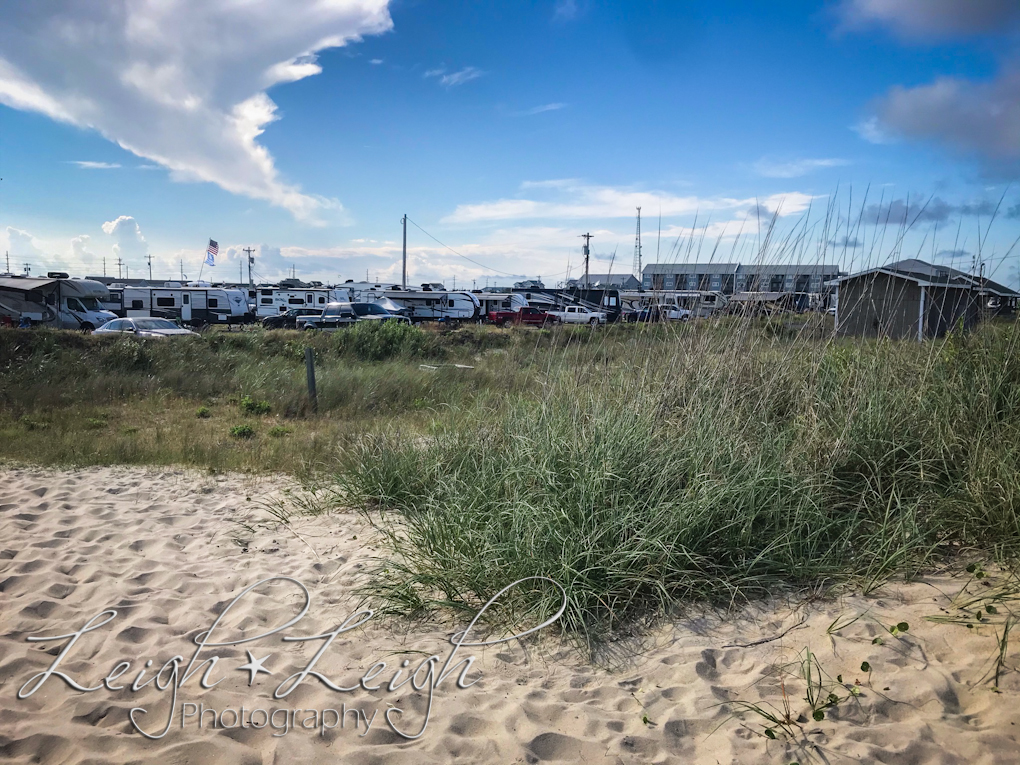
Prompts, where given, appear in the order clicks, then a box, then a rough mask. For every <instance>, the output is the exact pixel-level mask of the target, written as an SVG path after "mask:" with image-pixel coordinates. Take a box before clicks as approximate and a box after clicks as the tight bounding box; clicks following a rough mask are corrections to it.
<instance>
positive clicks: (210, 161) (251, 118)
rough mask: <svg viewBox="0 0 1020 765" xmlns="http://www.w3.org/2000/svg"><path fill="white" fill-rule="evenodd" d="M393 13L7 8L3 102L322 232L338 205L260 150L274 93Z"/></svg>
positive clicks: (210, 7)
mask: <svg viewBox="0 0 1020 765" xmlns="http://www.w3.org/2000/svg"><path fill="white" fill-rule="evenodd" d="M387 5H388V0H319V1H318V2H314V3H310V2H309V3H294V2H287V1H286V0H246V2H243V3H224V2H210V1H209V0H164V1H163V2H159V3H154V2H140V1H138V0H121V1H120V2H106V3H92V2H86V0H52V2H48V3H46V4H45V6H43V5H40V4H38V3H8V4H6V5H5V8H4V12H3V14H2V15H0V103H3V104H6V105H7V106H10V107H13V108H15V109H23V110H28V111H35V112H41V113H43V114H45V115H47V116H49V117H51V118H53V119H56V120H60V121H63V122H68V123H71V124H74V125H78V126H80V127H87V128H93V129H95V130H98V131H99V132H100V133H102V134H103V135H104V136H106V137H107V138H109V139H110V140H112V141H115V142H116V143H118V144H119V145H120V146H122V147H123V148H125V149H127V150H128V151H131V152H133V153H134V154H136V155H138V156H140V157H143V158H145V159H148V160H151V161H152V162H156V163H158V164H160V165H162V166H163V167H166V168H168V169H169V170H170V171H171V177H172V178H174V179H176V180H187V181H207V182H211V183H215V184H217V185H219V186H220V187H222V188H224V189H226V190H227V191H229V192H231V193H234V194H242V195H245V196H249V197H252V198H255V199H262V200H265V201H267V202H269V203H271V204H274V205H277V206H280V207H283V208H286V209H287V210H290V211H291V212H292V213H293V214H294V215H295V216H296V217H298V218H300V219H305V220H315V219H317V218H318V217H319V216H320V214H321V213H322V212H323V211H324V210H327V209H330V208H338V207H339V203H338V202H336V201H335V200H331V199H326V198H323V197H319V196H313V195H309V194H305V193H303V192H302V191H301V190H300V189H299V188H298V187H297V186H294V185H292V184H289V183H287V182H285V181H284V180H282V179H281V178H280V175H279V172H278V171H277V168H276V166H275V164H274V162H273V158H272V156H271V155H270V154H269V152H268V151H267V150H266V148H265V147H264V146H263V145H261V144H260V143H259V142H258V138H259V136H260V135H261V134H262V132H263V131H264V129H265V127H266V125H268V124H269V123H271V122H272V121H274V120H276V119H278V114H277V111H276V104H275V103H273V101H272V100H271V99H270V98H269V96H268V95H267V94H266V90H267V89H268V88H270V87H272V86H274V85H278V84H281V83H287V82H294V81H296V80H300V79H303V78H305V77H309V76H312V75H315V74H318V73H319V72H320V71H321V67H320V66H319V64H318V63H317V61H316V53H317V52H319V51H322V50H324V49H327V48H334V47H338V46H343V45H346V44H347V43H349V42H351V41H356V40H358V39H360V37H361V36H362V35H366V34H377V33H380V32H384V31H386V30H388V29H390V28H391V26H392V22H391V20H390V17H389V13H388V10H387Z"/></svg>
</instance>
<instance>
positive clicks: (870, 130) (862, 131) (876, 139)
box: [850, 117, 893, 144]
mask: <svg viewBox="0 0 1020 765" xmlns="http://www.w3.org/2000/svg"><path fill="white" fill-rule="evenodd" d="M850 129H851V130H853V131H854V132H855V133H857V135H859V136H860V137H861V138H863V139H864V140H865V141H867V142H868V143H874V144H886V143H892V142H893V138H892V136H890V135H889V134H888V133H887V132H886V131H885V129H884V128H883V127H882V125H881V124H880V123H879V121H878V117H869V118H868V119H866V120H861V121H860V122H858V123H857V124H856V125H853V126H851V128H850Z"/></svg>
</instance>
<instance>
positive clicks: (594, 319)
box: [547, 305, 607, 326]
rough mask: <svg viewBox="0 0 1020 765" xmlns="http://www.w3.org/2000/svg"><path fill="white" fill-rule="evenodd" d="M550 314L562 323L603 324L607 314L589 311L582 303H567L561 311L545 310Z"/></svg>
mask: <svg viewBox="0 0 1020 765" xmlns="http://www.w3.org/2000/svg"><path fill="white" fill-rule="evenodd" d="M547 313H548V314H549V315H550V316H553V317H555V318H556V320H557V321H559V322H562V323H563V324H591V325H592V326H597V325H599V324H605V323H606V319H607V316H606V314H604V313H602V312H601V311H589V310H588V309H587V308H585V307H584V306H583V305H568V306H567V307H566V308H564V309H563V310H562V311H547Z"/></svg>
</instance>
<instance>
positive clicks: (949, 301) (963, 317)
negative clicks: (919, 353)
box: [836, 259, 1020, 340]
mask: <svg viewBox="0 0 1020 765" xmlns="http://www.w3.org/2000/svg"><path fill="white" fill-rule="evenodd" d="M838 284H839V299H838V302H837V308H836V333H837V334H840V335H860V336H865V337H891V338H900V339H917V340H924V339H926V338H933V337H942V336H944V335H945V334H946V333H947V332H949V331H951V330H952V329H954V328H955V327H960V328H962V329H969V328H971V327H973V326H974V325H975V324H977V322H978V321H979V320H980V319H981V311H982V305H981V304H982V301H985V300H987V297H988V296H989V295H990V294H992V293H994V294H995V295H996V296H997V297H1001V298H1003V299H1005V300H1008V301H1011V302H1013V303H1015V301H1016V299H1017V298H1018V297H1020V295H1018V293H1016V292H1015V291H1013V290H1010V289H1008V288H1006V287H1003V286H1002V285H999V284H995V283H994V282H989V281H987V280H982V279H979V278H977V277H974V276H970V275H969V274H965V273H964V272H962V271H958V270H956V269H954V268H950V267H948V266H940V265H932V264H931V263H926V262H924V261H923V260H916V259H908V260H901V261H898V262H896V263H890V264H888V265H885V266H880V267H878V268H871V269H868V270H866V271H861V272H860V273H856V274H852V275H850V276H845V277H843V278H841V279H839V280H838Z"/></svg>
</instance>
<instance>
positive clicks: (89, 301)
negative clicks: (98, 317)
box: [80, 298, 102, 311]
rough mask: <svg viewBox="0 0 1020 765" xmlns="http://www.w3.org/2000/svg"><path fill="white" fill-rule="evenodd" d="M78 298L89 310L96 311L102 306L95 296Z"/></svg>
mask: <svg viewBox="0 0 1020 765" xmlns="http://www.w3.org/2000/svg"><path fill="white" fill-rule="evenodd" d="M80 300H81V303H82V305H83V306H85V307H86V308H88V309H89V310H90V311H98V310H99V309H100V308H101V307H102V306H100V305H99V301H98V300H96V299H95V298H80Z"/></svg>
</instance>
